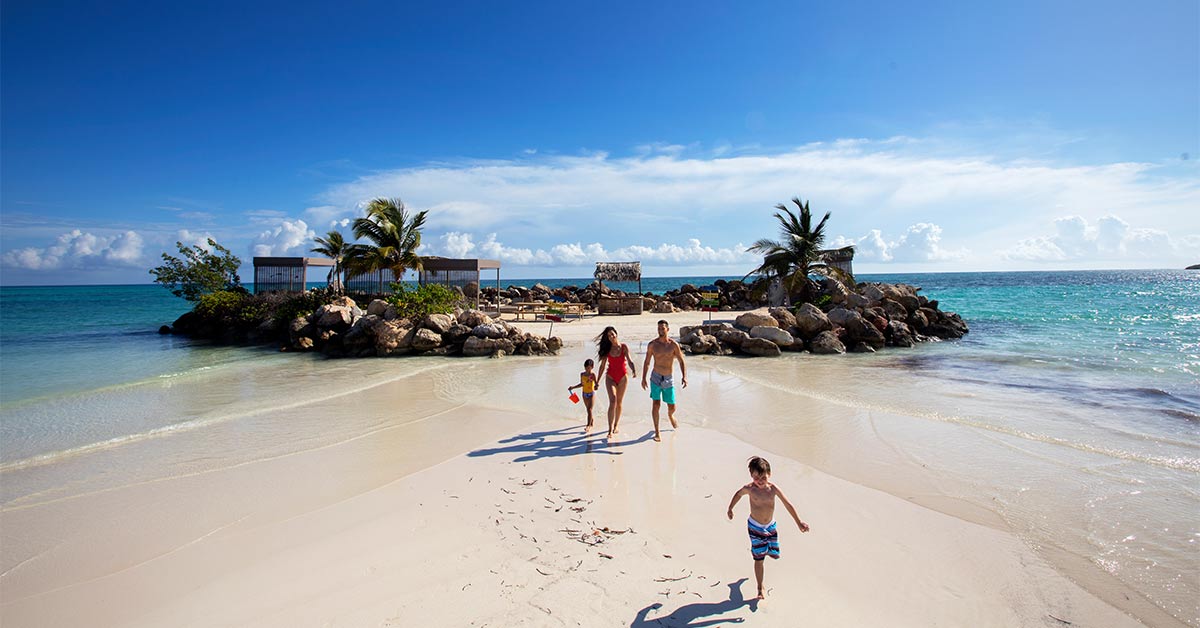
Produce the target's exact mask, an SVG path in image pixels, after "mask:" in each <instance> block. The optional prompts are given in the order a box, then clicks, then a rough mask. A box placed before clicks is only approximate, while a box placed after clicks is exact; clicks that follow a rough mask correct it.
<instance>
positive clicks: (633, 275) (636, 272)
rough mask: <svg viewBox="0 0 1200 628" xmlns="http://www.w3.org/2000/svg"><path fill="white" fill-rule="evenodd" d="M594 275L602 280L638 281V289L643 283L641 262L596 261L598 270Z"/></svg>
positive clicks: (639, 289)
mask: <svg viewBox="0 0 1200 628" xmlns="http://www.w3.org/2000/svg"><path fill="white" fill-rule="evenodd" d="M592 276H593V277H595V278H596V279H599V280H600V281H602V282H603V281H636V282H638V291H639V292H640V291H641V284H642V263H641V262H596V272H595V273H593V274H592Z"/></svg>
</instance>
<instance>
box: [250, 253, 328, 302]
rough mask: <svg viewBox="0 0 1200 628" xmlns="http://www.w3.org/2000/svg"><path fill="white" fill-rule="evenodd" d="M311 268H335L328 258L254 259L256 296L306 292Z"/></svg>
mask: <svg viewBox="0 0 1200 628" xmlns="http://www.w3.org/2000/svg"><path fill="white" fill-rule="evenodd" d="M309 266H321V267H325V268H329V267H330V266H333V260H331V259H329V258H326V257H256V258H254V294H262V293H264V292H304V291H305V290H306V289H307V287H306V286H305V277H306V276H307V274H308V268H309Z"/></svg>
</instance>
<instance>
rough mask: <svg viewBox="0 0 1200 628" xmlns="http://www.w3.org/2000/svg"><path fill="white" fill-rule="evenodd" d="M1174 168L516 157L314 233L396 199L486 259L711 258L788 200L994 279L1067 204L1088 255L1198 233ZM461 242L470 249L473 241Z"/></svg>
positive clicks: (454, 165)
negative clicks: (593, 246) (1123, 219)
mask: <svg viewBox="0 0 1200 628" xmlns="http://www.w3.org/2000/svg"><path fill="white" fill-rule="evenodd" d="M1187 167H1188V168H1190V167H1191V166H1190V165H1189V166H1187ZM1180 168H1183V167H1181V166H1178V165H1173V166H1168V165H1164V164H1151V163H1124V162H1123V163H1107V164H1098V165H1084V166H1079V165H1070V164H1062V163H1054V162H1049V161H1035V160H1029V159H1021V160H1013V159H1002V158H998V157H994V156H989V155H986V154H984V155H980V154H977V153H970V154H957V155H956V154H954V152H953V151H952V150H950V147H947V146H946V145H944V144H941V143H937V142H933V141H930V140H921V139H914V138H905V137H898V138H889V139H886V140H864V139H849V140H839V141H835V142H825V143H813V144H809V145H805V146H800V147H797V148H793V149H789V150H782V151H775V152H768V151H764V150H762V149H760V148H754V147H750V148H747V147H731V146H719V147H716V148H714V149H712V150H710V151H707V152H704V151H703V150H702V148H701V147H699V146H697V145H693V144H686V145H685V144H647V145H644V146H638V147H635V148H634V149H633V154H632V155H630V156H625V157H618V156H612V155H609V154H608V153H604V152H595V153H590V154H581V155H574V156H564V155H545V154H542V153H527V154H526V155H525V156H523V157H521V158H519V159H510V160H470V159H465V160H458V161H452V162H440V163H431V164H426V165H421V166H416V167H411V168H404V169H399V170H392V171H383V172H375V173H372V174H370V175H367V176H363V177H360V178H358V179H356V180H354V181H350V182H347V183H344V184H340V185H336V186H333V187H330V188H329V189H328V190H326V192H325V193H323V194H322V195H321V199H322V202H323V203H325V205H323V206H322V211H324V212H328V216H326V221H323V222H319V223H317V222H312V221H310V223H311V224H327V221H328V220H330V219H333V218H332V217H333V216H335V215H336V216H337V217H338V218H344V217H345V216H347V215H350V214H351V213H354V212H356V211H361V207H360V206H361V203H362V202H363V201H364V200H366V199H370V198H373V197H377V196H393V197H394V196H399V197H401V198H403V199H404V201H405V202H406V203H407V204H408V205H409V207H411V208H414V209H428V210H430V213H429V219H428V222H427V227H428V229H429V230H430V231H431V232H432V233H449V232H455V233H470V234H481V235H482V234H488V233H495V234H496V238H495V239H494V240H493V244H492V245H491V246H492V248H493V249H494V250H495V251H498V252H500V253H507V254H509V255H511V256H513V257H514V258H517V259H525V258H529V259H535V258H543V259H544V256H539V255H538V251H539V250H540V251H542V252H543V253H545V254H546V255H548V256H550V257H551V258H553V259H555V260H563V262H562V263H567V262H566V261H565V260H580V259H585V258H586V259H590V258H595V257H596V256H595V255H593V254H587V255H586V256H584V255H583V254H582V251H579V250H575V249H574V248H572V245H571V243H572V242H577V241H589V242H596V241H598V242H601V243H602V244H603V245H604V247H605V249H606V251H608V252H610V253H614V254H615V252H616V251H617V250H620V249H628V250H631V251H632V250H636V251H638V252H642V250H641V249H631V248H630V247H631V246H632V244H630V243H646V242H651V243H657V242H675V243H676V245H675V246H677V247H679V248H682V249H689V248H690V247H689V246H688V245H687V244H686V240H684V238H689V237H693V238H699V239H701V240H703V241H705V242H710V243H711V244H710V246H711V247H713V249H714V250H718V249H726V248H727V249H730V250H732V249H734V248H735V247H732V246H731V245H732V244H733V243H734V242H739V241H740V242H750V241H754V240H757V239H758V238H762V237H771V238H774V237H777V236H776V233H775V229H776V225H775V224H774V223H773V220H772V219H771V213H772V210H771V207H773V206H774V205H775V204H776V203H778V202H780V201H785V200H786V199H789V198H791V197H793V196H796V195H799V196H801V197H803V198H804V199H807V200H810V201H811V203H812V207H813V210H814V212H817V215H818V216H819V215H821V213H823V212H824V211H832V212H833V218H832V220H831V222H830V226H831V229H836V230H837V231H838V232H840V233H843V234H860V235H858V236H856V237H853V238H849V237H847V238H846V240H847V241H848V242H850V243H853V244H855V245H856V246H858V247H859V252H860V255H861V258H860V259H863V260H876V261H889V262H897V263H937V262H945V261H955V262H959V265H962V262H967V263H970V264H973V265H975V266H976V267H978V266H979V265H987V264H989V263H990V264H991V265H993V266H1000V265H1002V263H1003V261H1002V260H1003V258H1001V257H1000V256H999V254H998V252H997V250H998V249H1001V248H1003V247H1004V245H1005V243H1008V242H1015V241H1017V240H1020V239H1028V240H1029V242H1026V243H1025V244H1024V245H1023V248H1024V249H1025V250H1027V251H1028V252H1029V254H1030V255H1041V256H1047V255H1050V256H1055V255H1059V253H1056V252H1055V251H1054V250H1053V249H1052V247H1050V246H1047V245H1048V244H1055V243H1054V242H1039V241H1037V240H1036V238H1037V236H1038V235H1039V234H1037V233H1036V232H1034V231H1031V227H1030V225H1034V224H1035V221H1036V220H1038V219H1039V218H1040V217H1042V216H1046V215H1055V214H1060V213H1062V208H1063V207H1079V208H1097V209H1095V210H1094V211H1088V212H1084V211H1079V212H1077V213H1078V214H1079V217H1080V218H1082V219H1084V220H1087V221H1089V225H1090V226H1091V227H1092V228H1093V229H1095V230H1096V231H1097V235H1096V236H1095V240H1096V242H1095V243H1094V248H1095V250H1098V251H1103V250H1114V249H1115V250H1122V247H1123V250H1127V251H1128V250H1133V249H1134V248H1136V243H1135V242H1134V241H1135V240H1138V241H1143V242H1145V244H1143V245H1142V246H1146V247H1149V246H1151V245H1150V243H1149V242H1151V241H1152V238H1150V237H1149V236H1150V235H1151V234H1148V233H1139V234H1137V235H1130V234H1126V233H1123V232H1122V230H1121V225H1120V224H1118V223H1111V224H1110V223H1102V222H1101V221H1102V219H1103V217H1104V214H1105V213H1110V214H1111V213H1117V214H1122V213H1123V214H1126V215H1133V213H1134V212H1135V211H1136V212H1137V214H1136V215H1138V216H1139V220H1143V221H1145V225H1144V226H1146V227H1151V226H1157V227H1158V228H1159V229H1168V230H1169V231H1170V232H1171V233H1172V234H1174V233H1175V232H1176V231H1179V232H1181V233H1183V234H1187V233H1200V213H1197V212H1194V211H1191V210H1190V208H1192V207H1195V206H1200V183H1197V181H1198V180H1200V179H1197V178H1196V177H1195V176H1194V175H1195V169H1192V170H1188V171H1187V172H1181V171H1180ZM1099 208H1104V209H1103V210H1102V209H1099ZM339 212H344V213H339ZM314 215H315V214H314ZM306 217H307V216H306ZM921 225H925V226H921ZM1069 226H1070V225H1064V228H1066V227H1069ZM876 232H877V233H876ZM648 233H649V234H650V235H649V236H648ZM862 234H865V235H862ZM1180 237H1182V236H1180ZM1080 239H1081V237H1080V236H1079V235H1078V234H1077V235H1076V237H1075V241H1076V242H1075V244H1072V243H1071V241H1070V239H1069V238H1068V237H1067V236H1064V237H1063V238H1062V239H1061V241H1059V242H1057V244H1055V246H1059V247H1063V246H1067V247H1068V248H1069V247H1070V246H1077V245H1078V241H1079V240H1080ZM1177 239H1178V238H1177ZM496 242H498V243H503V244H494V243H496ZM515 243H520V245H519V246H513V250H512V251H506V249H505V248H504V247H505V245H514V244H515ZM472 245H473V246H475V247H479V246H482V240H481V239H480V237H475V238H474V239H473V240H472ZM463 246H465V243H461V242H460V243H459V244H458V247H459V249H461V248H462V247H463ZM580 246H581V248H582V245H580ZM641 246H643V248H647V249H652V250H653V254H655V255H659V256H661V257H664V258H667V259H675V258H676V257H678V256H677V255H676V254H675V253H673V250H674V249H671V248H670V247H667V248H665V249H663V250H662V251H659V248H660V246H659V245H657V244H649V245H646V244H643V245H641ZM1089 246H1091V244H1089ZM560 247H561V248H560ZM1034 251H1040V253H1034ZM473 254H474V255H479V253H478V250H476V252H475V253H473ZM1075 254H1076V253H1075V252H1073V251H1070V250H1063V251H1062V255H1064V256H1068V257H1070V256H1073V255H1075ZM688 255H691V256H693V257H695V256H701V255H703V254H702V253H701V252H699V251H692V252H690V253H689V254H688ZM725 257H726V258H736V256H725ZM735 263H742V262H740V261H738V262H735Z"/></svg>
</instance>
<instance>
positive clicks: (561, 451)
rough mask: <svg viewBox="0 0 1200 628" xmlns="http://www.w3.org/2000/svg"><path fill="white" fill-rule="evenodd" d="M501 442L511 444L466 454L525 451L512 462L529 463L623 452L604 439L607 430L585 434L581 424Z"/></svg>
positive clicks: (484, 454) (474, 456)
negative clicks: (540, 460) (580, 426)
mask: <svg viewBox="0 0 1200 628" xmlns="http://www.w3.org/2000/svg"><path fill="white" fill-rule="evenodd" d="M500 443H501V444H506V443H511V444H509V445H508V446H506V447H489V448H485V449H476V450H475V451H472V452H470V453H468V454H467V455H468V456H470V457H472V458H478V457H480V456H494V455H496V454H525V455H523V456H521V457H519V458H515V459H514V460H513V462H530V461H532V460H537V459H538V458H561V457H563V456H578V455H580V454H607V455H610V456H619V455H620V454H621V452H619V451H611V450H609V449H608V447H607V444H606V443H605V442H604V432H603V431H599V432H592V433H590V434H584V433H583V431H582V430H580V428H578V427H564V428H563V429H561V430H552V431H548V432H529V433H527V434H517V435H516V436H513V437H512V438H506V439H504V440H502V441H500Z"/></svg>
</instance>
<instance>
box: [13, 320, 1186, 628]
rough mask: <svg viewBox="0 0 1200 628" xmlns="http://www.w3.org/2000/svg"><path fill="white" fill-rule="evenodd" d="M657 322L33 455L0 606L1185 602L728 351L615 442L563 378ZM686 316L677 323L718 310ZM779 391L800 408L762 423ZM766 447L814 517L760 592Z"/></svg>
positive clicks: (313, 620)
mask: <svg viewBox="0 0 1200 628" xmlns="http://www.w3.org/2000/svg"><path fill="white" fill-rule="evenodd" d="M658 318H660V316H658V315H650V314H647V315H643V316H640V317H636V316H635V317H588V318H586V319H584V320H582V321H576V322H570V323H558V324H555V325H554V334H555V335H557V336H559V337H561V338H563V339H564V341H565V346H564V349H563V351H562V353H561V355H560V356H557V357H549V358H518V357H510V358H504V359H499V360H496V359H446V358H420V359H395V360H374V361H369V362H370V363H371V367H370V368H372V369H375V370H378V369H380V368H394V369H397V370H398V371H400V370H403V371H404V374H403V376H398V377H395V378H391V379H387V378H385V379H384V380H383V381H382V383H379V384H378V385H370V386H368V387H366V388H362V389H354V390H353V391H352V392H345V391H343V390H342V389H341V388H338V387H337V386H331V388H330V392H329V394H328V395H326V396H323V397H319V398H317V399H315V400H312V401H303V402H299V403H297V404H294V405H291V406H289V407H284V408H276V409H271V408H267V409H263V410H260V411H255V412H252V413H247V414H246V415H244V416H239V417H238V418H237V419H236V420H227V421H218V422H213V423H211V424H206V425H203V426H201V427H197V428H195V429H190V430H186V431H180V432H179V433H173V434H170V435H169V436H164V437H156V438H148V439H145V440H142V441H138V442H134V443H128V444H122V445H118V446H113V447H110V448H105V449H101V450H97V451H91V452H87V453H84V454H80V455H78V456H75V457H74V458H73V459H71V460H68V461H61V462H57V463H55V464H45V465H39V466H30V467H28V468H18V469H11V470H8V471H6V472H5V473H4V477H3V480H4V492H5V494H4V502H3V510H2V511H0V541H2V546H3V552H2V559H3V564H2V565H0V567H2V571H0V624H3V625H4V626H6V627H7V626H13V627H33V626H288V627H294V626H409V625H437V626H512V625H536V626H557V625H564V626H643V625H656V626H657V625H662V626H689V625H713V624H716V623H718V622H728V623H746V624H755V625H761V626H799V625H811V626H869V625H874V626H914V627H915V626H921V627H924V626H1068V625H1070V626H1097V627H1099V626H1105V627H1118V626H1139V625H1153V626H1175V625H1182V624H1180V623H1179V622H1178V621H1177V620H1175V619H1174V618H1172V617H1170V616H1169V615H1167V614H1166V613H1163V612H1162V611H1160V610H1158V609H1157V608H1156V607H1153V606H1152V605H1150V604H1148V603H1141V602H1139V601H1138V600H1136V599H1133V600H1128V603H1127V604H1125V605H1124V606H1123V608H1120V609H1119V608H1117V607H1116V606H1114V605H1111V604H1110V603H1108V602H1106V601H1104V600H1102V599H1101V598H1100V597H1098V596H1097V595H1096V594H1093V593H1092V592H1089V590H1086V589H1085V588H1083V587H1082V586H1080V585H1079V584H1076V582H1075V581H1073V580H1072V578H1071V577H1069V576H1068V575H1066V574H1064V572H1063V571H1062V570H1061V569H1060V568H1056V567H1055V566H1052V565H1051V564H1050V563H1048V562H1047V561H1046V560H1045V559H1044V558H1043V557H1042V556H1041V555H1039V554H1038V553H1036V552H1035V551H1034V550H1033V549H1031V548H1030V547H1029V545H1028V544H1027V543H1025V542H1024V541H1022V540H1021V538H1019V537H1018V536H1017V535H1016V534H1014V533H1013V532H1012V531H1010V530H1007V529H1005V526H1004V524H1003V522H1002V521H999V520H998V518H996V517H995V516H993V515H991V514H990V513H988V512H987V511H986V510H985V509H980V508H978V507H974V506H971V505H970V504H955V503H952V502H953V500H942V499H939V493H938V491H937V486H936V485H937V484H938V482H940V481H942V480H943V479H944V478H938V477H933V478H924V479H922V478H921V477H920V473H921V472H920V465H919V464H907V465H905V464H901V463H899V462H894V461H895V460H896V459H899V458H900V457H901V456H898V455H897V454H896V453H895V452H892V453H891V454H888V453H887V452H886V451H884V450H883V449H884V448H882V447H879V445H878V441H876V440H873V439H872V438H871V437H870V435H862V439H861V442H862V446H861V449H859V450H857V451H855V450H854V449H852V448H851V447H852V445H848V444H847V443H851V441H850V440H849V439H850V438H851V436H847V435H841V436H838V437H837V438H834V437H833V436H831V435H828V434H827V435H820V434H815V433H813V432H811V431H809V432H806V431H805V430H812V429H815V428H812V425H814V424H813V423H812V422H811V421H810V420H809V418H808V417H821V416H826V414H825V413H837V412H843V413H844V412H847V411H846V410H845V409H839V408H838V407H837V406H836V405H835V404H833V403H831V402H829V401H826V400H822V399H818V398H806V401H805V402H804V405H803V407H801V408H797V407H796V406H795V403H796V402H795V397H794V396H793V395H788V394H784V393H783V392H781V391H778V390H773V389H771V388H770V387H766V386H760V385H755V384H753V383H752V382H750V381H749V380H744V379H741V378H739V377H738V376H737V375H736V374H730V373H729V372H728V370H727V369H728V368H729V364H727V363H723V362H721V361H720V360H721V359H720V358H717V359H713V358H709V359H700V358H695V359H692V358H689V360H688V367H689V373H688V375H689V382H690V386H689V387H688V388H687V389H686V390H683V391H681V392H680V395H679V404H680V405H679V418H680V419H681V425H680V427H679V429H678V430H671V429H670V428H669V426H668V425H667V423H666V420H665V418H664V420H663V424H664V427H665V430H664V433H663V442H661V443H655V442H654V441H653V440H651V438H650V435H651V433H650V418H649V406H650V402H649V400H648V398H647V396H646V394H645V393H644V391H642V390H641V388H640V385H639V382H638V381H636V380H635V381H634V382H633V383H631V385H630V387H629V391H628V394H627V398H626V404H625V407H626V412H625V417H624V419H623V420H622V423H621V434H620V435H619V437H618V438H617V439H616V440H615V441H614V442H612V443H609V444H606V443H605V441H604V429H603V423H604V418H603V417H604V409H605V408H606V405H607V402H606V401H604V400H603V399H602V397H603V393H602V392H598V393H597V398H598V401H597V409H596V410H597V421H598V429H597V430H596V431H594V432H592V433H591V434H590V435H585V434H584V432H583V429H582V416H583V414H582V406H581V405H572V404H571V403H570V402H569V401H567V400H566V391H565V388H566V386H568V385H570V384H573V383H576V382H577V373H578V372H579V370H580V365H581V363H582V361H583V359H584V358H585V357H588V356H589V355H591V354H592V353H593V352H594V349H593V348H592V345H591V338H592V337H594V336H595V335H596V334H598V333H599V332H600V330H601V329H602V328H603V327H604V326H605V325H614V326H616V327H617V328H618V329H619V330H621V331H622V334H623V337H622V339H623V340H624V341H626V342H628V343H629V344H630V346H631V348H632V349H634V351H635V352H636V353H638V356H637V357H636V358H635V360H636V362H637V366H638V375H639V377H640V375H641V366H642V365H641V356H642V354H641V352H640V351H639V348H640V347H641V346H642V344H643V343H644V342H646V341H648V340H650V339H651V338H652V337H653V335H654V321H655V320H657V319H658ZM665 318H668V319H669V320H670V321H671V323H672V327H673V332H674V333H677V332H678V328H679V326H681V325H685V324H695V323H697V322H699V319H700V315H699V314H698V313H684V314H672V315H667V316H665ZM521 325H522V326H523V327H526V329H528V330H530V331H535V332H536V333H545V332H546V331H548V329H549V326H548V324H546V323H543V322H538V323H522V324H521ZM918 350H919V349H918ZM296 359H297V360H305V359H307V358H305V357H300V356H297V358H296ZM831 359H832V360H836V359H837V358H831ZM725 360H736V359H735V358H725ZM348 364H351V362H350V361H339V362H337V366H338V367H339V368H344V367H345V366H346V365H348ZM834 364H836V363H827V367H828V368H834V369H835V368H836V366H834ZM381 365H382V366H381ZM405 369H407V370H405ZM735 370H736V369H735ZM814 377H819V376H818V375H816V374H814ZM830 377H831V376H830ZM347 381H348V380H343V382H342V384H343V387H344V388H347V389H348V388H349V386H348V385H347V384H346V382H347ZM830 382H831V384H830V385H831V386H836V384H835V383H833V382H834V378H832V377H831V378H830ZM197 394H199V393H197ZM664 410H665V409H664ZM762 413H771V414H775V415H789V416H794V417H795V421H794V423H795V424H796V426H797V427H796V430H797V431H795V432H790V433H783V432H780V431H778V430H775V431H764V432H761V433H759V432H756V431H755V429H754V427H753V426H754V423H753V418H754V416H755V415H757V414H762ZM726 418H728V419H729V420H728V421H725V420H724V419H726ZM850 423H851V421H850V420H849V419H848V420H847V424H850ZM831 442H832V443H838V444H836V445H832V446H831V445H829V443H831ZM752 455H763V456H765V457H767V458H768V459H769V460H770V461H771V463H772V466H773V470H774V473H773V476H772V480H773V481H774V482H775V483H777V484H778V485H779V486H780V487H782V488H783V489H784V490H786V493H787V495H788V496H789V497H790V498H791V500H792V502H793V503H794V504H795V505H796V507H797V509H798V511H799V513H800V515H801V517H803V518H804V519H805V521H807V522H808V523H809V524H810V525H811V526H812V531H811V532H809V533H807V534H802V533H800V531H799V530H798V529H797V528H796V526H795V524H794V522H792V521H791V520H790V518H789V517H787V515H786V512H785V511H784V510H783V509H782V507H781V508H779V509H778V510H777V519H778V521H779V530H780V539H781V545H782V558H781V559H780V560H778V561H770V562H769V563H768V564H767V565H766V588H767V592H768V595H767V599H766V600H764V601H762V602H757V601H754V600H753V597H754V595H755V587H754V575H753V570H752V562H751V558H750V553H749V542H748V539H747V535H746V526H745V518H746V515H747V510H748V508H747V505H746V502H745V501H744V500H743V502H742V503H741V504H739V507H738V509H737V511H736V516H735V518H734V520H733V521H729V520H727V519H726V516H725V509H726V505H727V504H728V502H729V499H730V497H731V496H732V494H733V493H734V491H735V490H736V489H737V488H738V487H740V486H742V485H743V484H745V483H746V482H747V481H748V475H747V472H746V460H747V459H748V458H749V457H750V456H752ZM843 470H845V471H847V472H846V473H842V472H841V471H843ZM850 470H853V472H850ZM827 471H832V472H827ZM834 472H835V473H834ZM839 476H842V477H839ZM862 476H869V477H870V478H871V479H872V481H871V482H857V481H851V480H848V479H843V478H845V477H850V478H856V477H862ZM889 478H894V479H889ZM922 483H924V484H927V485H928V490H925V491H914V492H913V493H912V494H911V495H905V496H899V495H896V494H893V493H899V492H901V490H902V489H904V488H906V487H908V488H911V487H913V486H921V485H922ZM892 484H894V485H895V486H896V487H897V489H896V490H895V491H889V492H885V491H884V490H879V489H878V488H870V487H868V485H870V486H876V487H887V486H889V485H892ZM1090 584H1091V585H1092V588H1093V589H1095V588H1097V587H1098V586H1100V585H1096V584H1095V583H1090ZM1109 594H1110V597H1111V596H1112V595H1116V596H1120V595H1124V594H1123V593H1122V592H1121V591H1120V590H1117V589H1113V590H1111V591H1109ZM1128 597H1129V596H1126V598H1128ZM1130 613H1133V614H1135V615H1137V616H1138V617H1140V618H1141V621H1139V620H1136V619H1134V618H1133V617H1132V616H1131V614H1130Z"/></svg>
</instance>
